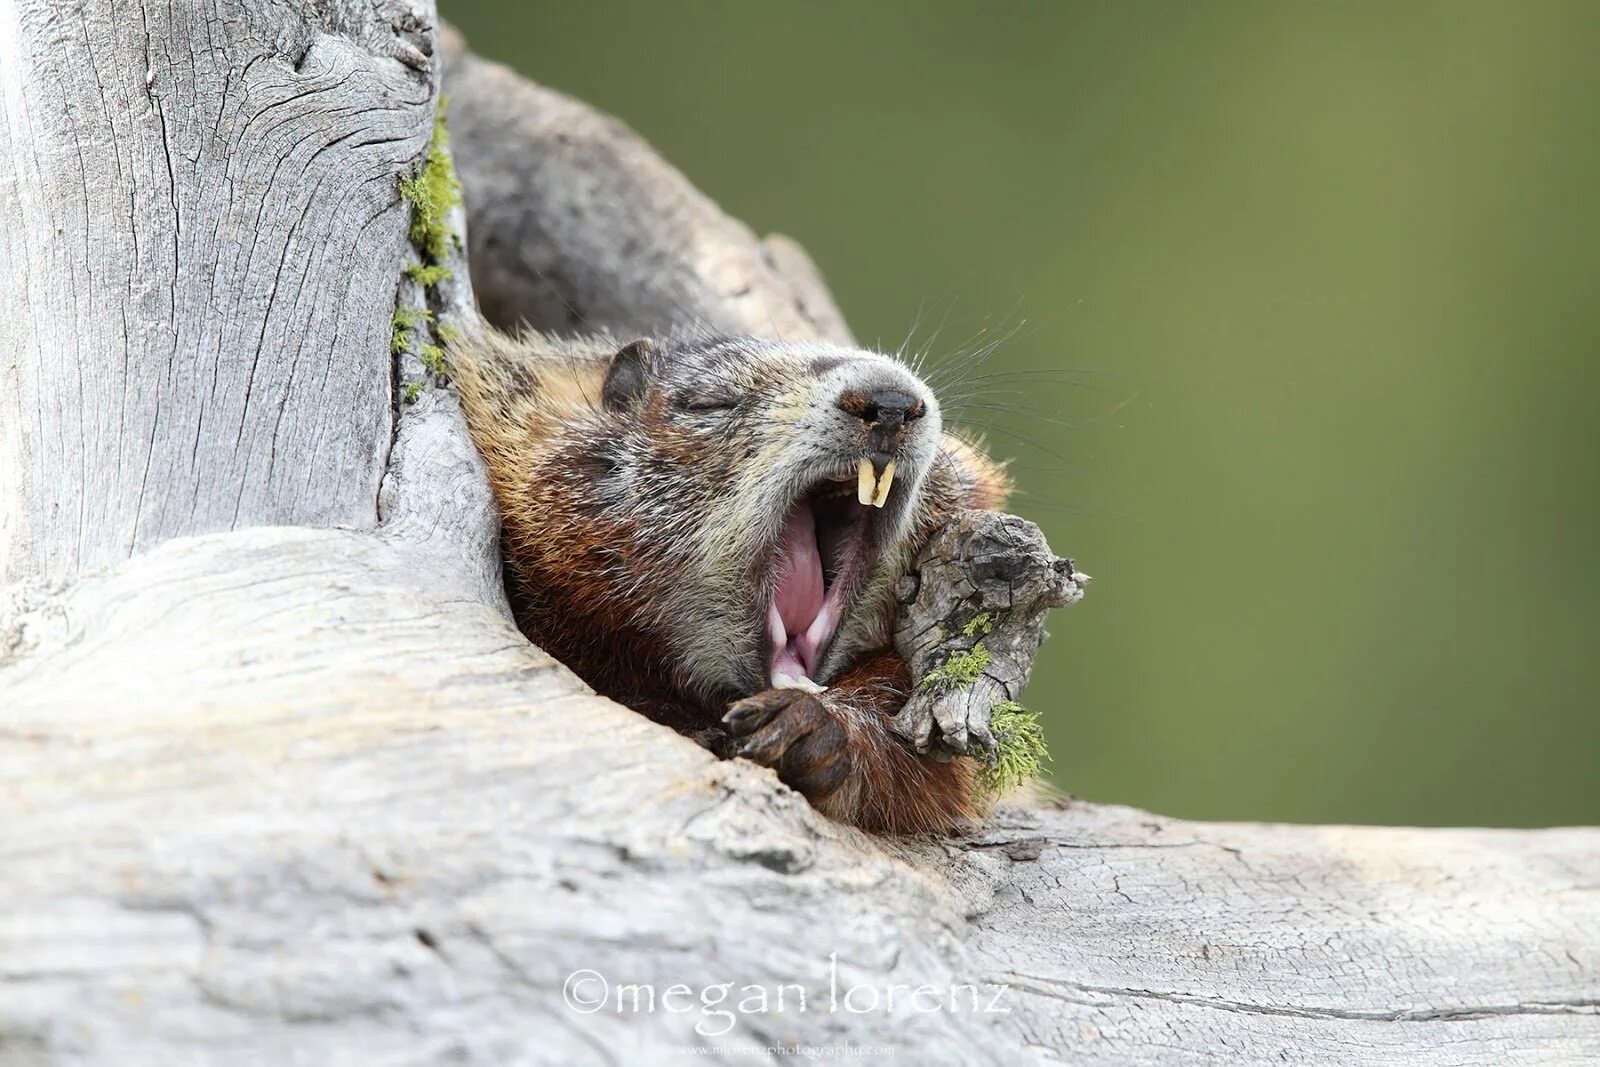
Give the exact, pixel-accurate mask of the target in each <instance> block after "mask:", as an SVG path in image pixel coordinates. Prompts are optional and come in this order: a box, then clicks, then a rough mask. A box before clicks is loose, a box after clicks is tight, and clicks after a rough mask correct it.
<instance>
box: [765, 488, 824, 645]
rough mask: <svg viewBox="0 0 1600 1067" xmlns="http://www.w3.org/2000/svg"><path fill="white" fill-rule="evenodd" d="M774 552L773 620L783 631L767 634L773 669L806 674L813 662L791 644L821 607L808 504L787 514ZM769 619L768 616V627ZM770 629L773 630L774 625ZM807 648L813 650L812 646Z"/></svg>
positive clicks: (814, 531)
mask: <svg viewBox="0 0 1600 1067" xmlns="http://www.w3.org/2000/svg"><path fill="white" fill-rule="evenodd" d="M777 556H778V558H777V565H776V566H775V567H774V572H775V574H776V576H777V585H776V587H775V588H774V590H773V593H772V614H775V615H776V616H777V619H776V621H777V622H779V623H781V624H782V626H783V631H784V632H783V633H781V634H780V633H777V632H774V633H773V634H772V635H771V636H772V639H773V653H774V656H773V658H774V665H773V666H774V670H778V669H782V670H783V671H784V673H787V674H791V675H793V674H794V673H796V671H795V668H797V667H798V668H802V669H801V670H800V671H799V672H798V673H801V674H804V675H807V676H809V675H810V672H811V669H812V668H813V667H814V666H815V664H813V663H811V662H809V659H810V656H809V655H804V654H801V653H800V650H799V648H798V647H795V645H796V643H797V641H798V639H799V638H800V637H801V636H802V635H804V634H805V632H806V630H807V629H808V628H809V627H810V626H811V623H812V622H813V621H814V620H815V619H816V617H817V614H818V613H819V612H821V611H822V599H823V593H824V590H823V586H822V557H821V556H819V555H818V554H817V526H816V521H815V520H814V519H813V518H812V515H811V509H810V508H807V507H802V508H797V509H795V513H794V514H793V515H792V516H790V518H789V522H788V525H786V526H785V527H784V528H783V537H782V539H781V540H780V541H779V542H778V552H777ZM772 621H773V620H771V619H770V618H769V622H768V625H769V627H770V626H771V622H772ZM773 629H774V631H776V628H775V627H773ZM809 651H810V653H811V655H814V654H815V650H814V649H811V650H809Z"/></svg>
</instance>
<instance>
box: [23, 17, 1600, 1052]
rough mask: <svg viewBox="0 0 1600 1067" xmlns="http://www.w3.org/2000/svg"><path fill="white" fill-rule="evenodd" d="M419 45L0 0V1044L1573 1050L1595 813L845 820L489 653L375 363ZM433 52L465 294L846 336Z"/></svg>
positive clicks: (485, 526)
mask: <svg viewBox="0 0 1600 1067" xmlns="http://www.w3.org/2000/svg"><path fill="white" fill-rule="evenodd" d="M432 22H433V15H432V12H431V11H421V12H419V13H413V12H412V11H411V10H410V8H409V7H408V6H407V5H405V4H403V3H402V2H400V0H362V2H356V0H345V2H339V3H333V2H330V3H322V4H317V5H313V4H308V3H304V2H293V0H281V2H277V3H257V4H252V5H249V6H238V5H234V4H229V3H221V2H219V3H216V4H210V5H202V4H198V3H197V4H194V5H178V6H176V7H174V6H166V5H148V4H122V5H117V6H116V7H115V9H113V7H112V5H111V4H109V3H97V2H95V3H87V4H83V5H76V6H73V7H71V8H69V7H67V6H66V5H62V4H57V3H47V2H44V0H33V2H21V3H18V2H15V0H13V2H12V3H10V4H5V5H0V223H3V226H4V232H5V233H6V235H7V240H6V242H5V244H4V251H3V253H0V257H3V258H0V581H4V582H6V583H9V584H5V585H4V586H0V1064H7V1065H9V1064H24V1063H26V1064H36V1063H38V1064H42V1063H68V1062H72V1063H76V1062H95V1063H108V1064H117V1065H119V1067H120V1065H126V1064H144V1063H150V1064H168V1063H172V1062H183V1061H194V1062H205V1063H227V1064H237V1063H263V1064H267V1063H270V1064H281V1063H285V1062H309V1063H330V1062H344V1061H349V1062H359V1063H401V1062H404V1063H430V1062H438V1061H442V1060H450V1061H452V1062H470V1063H501V1062H526V1063H549V1064H576V1063H629V1064H633V1063H653V1062H682V1061H683V1059H684V1056H683V1053H682V1052H681V1050H682V1049H683V1048H684V1047H686V1046H694V1045H709V1044H722V1045H725V1046H728V1047H734V1048H743V1049H756V1048H757V1047H758V1046H759V1047H760V1050H757V1051H744V1052H738V1053H733V1054H730V1055H729V1056H728V1057H727V1058H728V1059H729V1060H731V1061H732V1062H767V1061H768V1060H769V1059H772V1058H774V1057H771V1056H769V1055H768V1054H767V1053H766V1052H765V1051H764V1049H765V1046H767V1045H769V1044H780V1043H782V1044H789V1043H792V1042H795V1041H798V1042H801V1043H804V1044H811V1045H840V1044H843V1043H845V1042H849V1043H852V1044H854V1045H863V1044H865V1045H868V1046H885V1045H892V1046H894V1047H895V1049H896V1050H897V1052H898V1053H899V1055H900V1056H901V1057H902V1058H903V1059H904V1061H905V1062H912V1063H918V1064H924V1063H949V1064H967V1063H994V1064H1013V1063H1019V1062H1033V1061H1038V1062H1052V1061H1056V1060H1061V1061H1065V1062H1070V1063H1108V1064H1109V1063H1150V1064H1171V1063H1241V1062H1248V1063H1283V1062H1288V1063H1318V1064H1330V1065H1334V1064H1337V1065H1344V1064H1358V1063H1396V1062H1426V1063H1451V1064H1455V1063H1483V1064H1502V1063H1507V1062H1542V1063H1584V1062H1593V1061H1594V1060H1595V1059H1596V1058H1597V1057H1600V1014H1597V1013H1600V977H1597V971H1600V892H1597V891H1596V887H1597V886H1600V831H1595V830H1551V831H1539V832H1509V831H1485V830H1394V829H1376V828H1369V829H1356V828H1346V827H1288V826H1249V825H1205V824H1194V823H1183V822H1176V821H1172V820H1168V819H1162V818H1158V817H1155V816H1151V815H1146V814H1144V813H1141V812H1135V811H1129V810H1126V809H1121V808H1112V807H1102V806H1095V805H1088V804H1078V803H1074V804H1072V805H1070V806H1066V807H1042V808H1038V809H1030V810H1025V809H1008V810H1005V811H1003V812H1002V813H1001V815H1000V816H999V817H998V818H997V819H996V820H995V822H994V825H992V826H991V827H990V828H989V829H987V830H986V831H985V832H984V833H982V834H979V835H977V836H974V837H971V838H966V839H961V840H949V841H886V840H882V839H875V838H872V837H869V836H866V835H863V834H861V833H858V832H855V831H853V830H849V829H846V828H842V827H840V826H837V825H835V824H832V823H830V822H828V821H827V820H825V819H822V818H820V817H819V816H817V815H816V814H815V813H814V812H813V811H811V810H810V809H809V807H808V806H807V805H806V804H805V802H804V801H803V800H802V799H800V798H799V797H798V796H796V795H794V794H792V793H790V792H789V791H788V790H786V789H784V788H783V787H781V786H780V785H778V784H777V782H776V780H775V779H774V778H773V776H772V775H771V774H770V773H769V772H767V771H765V770H762V769H759V768H756V767H754V766H752V765H749V764H746V763H743V762H728V763H719V762H717V761H716V760H714V759H712V758H711V757H710V756H709V755H707V754H706V753H705V752H703V751H701V750H700V749H699V748H697V747H696V746H695V745H693V744H692V743H690V742H688V741H685V740H683V739H681V738H679V737H677V736H676V735H674V734H672V733H671V732H669V731H667V730H665V729H662V728H660V727H657V726H654V725H652V724H651V723H649V722H647V721H645V720H644V719H642V718H640V717H639V716H636V715H634V714H632V713H631V712H628V711H627V710H625V709H622V708H620V707H617V706H616V705H613V704H611V703H609V702H607V701H605V700H601V699H599V698H597V697H595V696H593V695H592V694H591V693H589V692H588V691H587V690H586V689H585V687H584V686H583V685H582V684H581V683H579V682H578V681H576V680H575V679H574V678H572V676H571V675H569V674H568V673H567V672H566V671H565V670H563V669H562V668H561V667H560V666H559V665H557V664H555V663H554V662H553V661H551V660H550V658H549V657H547V656H545V655H544V654H543V653H541V652H540V651H538V650H537V649H535V648H532V647H530V646H529V645H528V644H527V643H526V642H525V641H524V640H523V639H522V638H521V637H520V635H519V634H517V632H516V631H515V630H514V628H513V627H512V626H511V625H510V623H509V621H508V620H507V617H506V614H505V610H504V603H503V599H502V594H501V592H500V588H499V584H498V580H499V579H498V563H497V558H496V552H495V523H494V517H493V512H492V506H491V502H490V499H489V496H488V492H487V489H486V488H485V486H484V483H483V478H482V475H481V471H480V469H479V467H478V465H477V459H476V456H475V455H474V454H473V452H472V450H471V448H470V446H469V445H468V443H467V441H466V437H465V435H464V433H463V430H462V426H461V422H460V418H459V414H458V412H457V410H456V407H455V402H454V399H453V397H452V394H451V393H450V392H449V390H448V389H440V388H431V387H430V388H427V389H424V390H422V391H421V393H420V395H418V396H417V397H416V402H415V403H414V404H408V403H405V402H404V400H403V396H402V393H403V392H404V391H405V387H406V386H408V385H410V384H412V383H414V382H417V381H419V380H421V379H420V372H419V368H418V365H417V362H416V358H415V355H414V354H411V353H407V354H403V355H402V356H401V357H399V358H396V357H394V356H393V355H391V352H390V341H391V336H392V327H391V319H392V316H393V313H394V310H395V308H396V307H414V306H418V305H420V303H421V302H422V301H423V300H425V299H426V300H427V301H428V302H429V304H430V306H431V307H433V308H434V310H437V311H440V312H443V313H445V314H449V313H451V312H452V311H459V309H460V308H462V307H464V306H465V303H466V302H467V301H468V300H470V295H471V294H470V291H469V290H468V288H467V286H466V284H465V277H464V271H461V270H459V269H458V271H457V278H456V281H455V283H454V284H453V286H452V285H446V286H443V287H439V288H436V289H433V290H430V291H429V292H427V293H426V294H424V292H423V291H422V289H421V288H420V287H419V286H418V285H417V284H416V283H415V282H412V281H409V280H406V279H404V278H403V277H402V271H403V270H404V268H405V267H406V266H408V265H409V264H411V263H413V262H414V261H415V253H414V251H413V249H412V248H411V247H410V244H409V242H408V240H407V233H406V229H407V221H408V210H407V205H406V204H404V203H403V202H402V200H401V198H400V197H399V195H398V194H397V191H396V190H397V182H398V179H399V178H400V177H401V176H403V175H406V174H409V173H411V172H413V171H414V170H415V169H416V168H417V166H418V165H419V163H420V161H421V159H422V157H423V154H424V153H425V151H426V149H427V144H428V138H429V132H430V129H431V124H432V120H433V111H434V107H435V103H436V100H437V96H438V86H439V79H440V66H441V64H440V52H441V51H442V49H436V48H435V43H436V36H437V35H436V33H435V31H434V30H433V29H432ZM451 82H452V84H451V94H452V99H453V104H452V117H453V120H454V123H455V129H456V141H455V150H456V153H457V157H458V160H459V162H460V164H461V170H462V174H463V177H464V179H465V182H466V185H467V192H468V196H469V200H470V201H471V203H472V206H473V217H472V223H473V237H472V247H473V249H474V251H475V263H474V268H475V271H476V272H477V273H478V276H479V278H480V279H481V281H482V284H483V289H482V294H481V295H482V297H483V299H484V303H485V306H486V308H488V309H489V310H491V311H492V312H493V313H494V314H496V315H498V316H501V317H504V316H507V315H511V314H514V313H520V314H526V315H528V316H529V317H531V318H533V319H535V320H536V321H538V322H540V323H541V324H544V325H554V324H559V323H560V322H561V321H563V319H562V317H563V316H571V315H576V316H578V317H577V318H576V319H575V320H569V321H575V322H577V323H581V324H583V325H588V326H608V327H612V328H615V329H617V330H618V331H622V332H627V331H635V332H648V331H650V330H652V329H658V328H661V327H662V326H665V325H669V324H671V323H672V322H674V321H680V320H681V319H683V318H694V319H698V320H701V321H704V322H708V323H711V324H713V325H716V326H718V327H721V328H726V329H743V330H757V331H764V330H772V329H775V330H778V331H781V332H783V333H784V334H786V335H790V336H795V335H811V336H828V337H835V338H843V337H847V336H848V334H847V332H846V330H845V327H844V325H843V322H842V320H841V319H840V317H839V315H838V312H837V311H836V309H835V308H834V307H833V304H832V302H831V300H830V299H829V298H828V296H827V291H826V288H825V287H824V286H823V285H822V283H821V281H820V279H819V278H818V277H817V275H816V273H815V271H814V270H813V269H812V268H811V267H810V265H809V263H808V261H806V260H805V258H804V256H803V254H802V253H800V252H799V251H798V249H797V248H795V247H794V246H793V245H792V244H791V243H788V242H784V241H781V240H773V239H768V240H767V241H758V240H756V239H755V237H754V236H753V235H751V234H750V233H749V231H748V230H746V229H745V228H744V227H742V226H740V225H739V224H737V223H735V222H733V221H731V220H729V219H727V218H726V217H724V216H723V215H722V214H721V213H720V212H719V211H717V210H716V208H715V206H714V205H712V204H710V203H709V202H708V201H706V200H705V199H704V198H703V197H701V196H700V195H699V194H698V193H696V192H695V191H694V189H693V188H692V187H691V186H690V185H689V184H688V183H687V181H685V180H684V179H683V178H682V176H680V175H678V174H677V173H676V172H674V171H672V170H671V169H670V168H668V167H667V166H665V164H663V163H661V161H660V160H659V159H657V158H656V157H655V156H654V155H653V154H652V153H651V152H650V151H649V149H648V148H647V147H646V146H645V145H644V144H643V143H642V142H640V141H639V140H638V139H637V138H636V137H634V136H633V135H632V134H630V133H629V132H628V131H627V130H625V129H624V128H622V127H621V126H620V125H619V124H617V123H615V122H614V121H612V120H609V119H605V118H603V117H602V116H598V115H596V114H594V113H593V112H591V111H589V110H588V109H586V108H584V107H582V105H579V104H576V103H574V102H572V101H570V100H567V99H565V98H562V97H560V96H559V95H557V94H554V93H551V92H549V91H548V90H544V89H540V88H537V87H534V86H530V85H528V84H527V83H525V82H522V81H521V80H519V79H517V78H515V77H514V76H512V75H510V74H509V73H507V72H505V71H503V70H500V69H498V68H495V67H493V66H490V65H488V64H484V63H481V62H479V61H477V60H474V59H472V58H471V57H468V56H465V55H457V56H455V57H453V61H452V64H451ZM885 258H886V261H887V260H888V259H890V258H892V255H891V254H890V253H887V252H886V253H885ZM458 268H459V264H458ZM517 308H524V309H526V310H525V311H522V312H516V309H517ZM1068 740H1069V739H1057V742H1058V744H1060V743H1067V742H1068ZM584 969H587V970H588V971H590V972H593V973H592V974H586V975H581V976H580V977H579V978H578V979H577V980H575V981H573V982H569V978H570V977H571V976H572V975H573V974H574V972H577V971H580V970H584ZM597 976H598V977H599V978H603V979H605V980H607V981H608V982H609V986H608V987H606V988H607V991H608V992H607V999H606V1000H605V1001H604V1003H603V1005H601V1006H599V1007H598V1009H597V1010H592V1011H591V1010H588V1009H589V1008H590V1006H591V1004H592V1001H593V999H594V998H596V997H597V996H599V994H600V992H601V987H600V986H599V985H598V984H597ZM630 982H631V983H649V984H653V985H654V987H655V991H656V1002H655V1010H654V1011H648V1010H646V1008H647V1007H648V1006H649V1005H648V1003H647V1002H646V1001H645V1000H643V999H641V1000H640V1001H638V1002H637V1007H638V1010H634V1007H635V1002H634V1000H633V999H632V997H633V996H634V995H638V996H639V997H641V998H643V997H644V993H643V991H642V990H640V991H636V993H626V992H623V991H620V990H618V988H617V986H618V985H619V984H621V983H630ZM719 983H732V984H733V988H732V989H731V990H730V991H729V997H728V999H727V1000H726V1001H725V1002H723V1003H722V1004H720V1005H713V1006H710V1007H705V1006H702V1001H701V995H702V993H703V992H704V991H706V990H707V989H710V990H711V997H713V998H714V996H715V993H716V987H717V986H718V984H719ZM679 984H681V985H683V986H687V987H688V989H689V991H690V994H689V995H688V996H685V995H683V994H676V995H672V996H668V995H667V993H668V990H669V988H670V987H672V986H674V985H679ZM793 984H798V985H799V986H801V987H803V988H804V991H805V992H806V994H807V1000H806V1004H805V1008H804V1010H802V1009H801V1008H800V1006H799V1005H798V1003H797V999H798V998H797V995H796V992H795V991H794V989H793V987H792V985H793ZM991 984H995V985H1004V986H1006V987H1007V988H1006V989H1005V990H1004V991H1003V992H1002V993H1001V994H1000V996H999V1000H998V1002H994V998H993V994H992V993H991V992H990V991H989V990H988V988H987V986H989V985H991ZM564 985H566V986H567V989H566V992H567V993H568V994H571V995H572V997H573V998H574V1000H575V1001H577V1003H574V1004H569V1003H566V1002H564V999H563V986H564ZM785 985H788V986H790V989H789V991H788V1000H787V1001H786V1002H785V1010H784V1011H782V1012H777V1011H769V1012H768V1013H761V1012H759V1011H756V1010H755V1007H754V1004H755V1002H754V1001H750V1002H748V1004H747V1003H746V998H748V997H753V996H754V994H753V993H750V992H748V991H745V990H743V989H741V987H744V986H751V987H760V988H762V989H764V990H766V991H767V993H768V995H769V998H771V997H773V995H774V994H775V992H776V991H777V989H778V987H779V986H785ZM921 986H929V987H932V992H931V993H924V994H922V996H921V998H920V999H915V998H913V996H912V991H914V990H916V989H917V988H918V987H921ZM973 986H977V987H978V988H977V989H976V990H974V991H973V992H972V993H969V992H968V990H969V989H970V988H971V987H973ZM891 991H893V995H895V996H896V997H897V999H896V1002H895V1004H894V1007H893V1008H890V1007H889V1006H888V1004H887V999H888V998H889V997H890V996H891ZM847 994H849V996H848V997H847ZM835 997H837V998H838V1000H837V1001H835V1000H834V998H835ZM619 1004H620V1005H621V1008H620V1010H619V1007H618V1005H619ZM775 1006H776V1001H775V999H769V1003H768V1007H769V1008H774V1007H775ZM991 1006H992V1007H993V1008H994V1009H996V1010H994V1011H990V1010H988V1009H989V1008H990V1007H991ZM685 1008H686V1009H687V1010H684V1009H685ZM724 1009H726V1010H727V1011H728V1012H729V1016H728V1017H724V1016H723V1015H722V1014H721V1011H722V1010H724ZM930 1009H931V1010H930ZM725 1025H730V1026H731V1030H729V1031H728V1032H725V1033H724V1032H723V1028H724V1026H725ZM697 1028H698V1029H697Z"/></svg>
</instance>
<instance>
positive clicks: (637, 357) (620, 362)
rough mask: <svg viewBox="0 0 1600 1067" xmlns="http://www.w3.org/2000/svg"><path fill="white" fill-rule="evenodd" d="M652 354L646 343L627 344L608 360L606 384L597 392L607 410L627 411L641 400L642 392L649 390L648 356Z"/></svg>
mask: <svg viewBox="0 0 1600 1067" xmlns="http://www.w3.org/2000/svg"><path fill="white" fill-rule="evenodd" d="M654 351H655V350H654V348H652V347H651V344H650V342H649V341H645V340H639V341H629V342H628V343H627V344H625V345H623V346H622V347H621V348H619V349H618V350H617V354H616V355H614V356H612V357H611V366H610V367H609V368H608V369H607V370H606V383H605V385H604V386H602V387H601V389H600V399H601V402H602V403H604V404H605V407H606V410H607V411H627V410H629V409H631V408H635V407H637V406H638V405H639V402H640V401H642V400H643V399H644V394H645V390H646V389H648V388H649V387H650V357H651V356H652V355H653V354H654Z"/></svg>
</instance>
